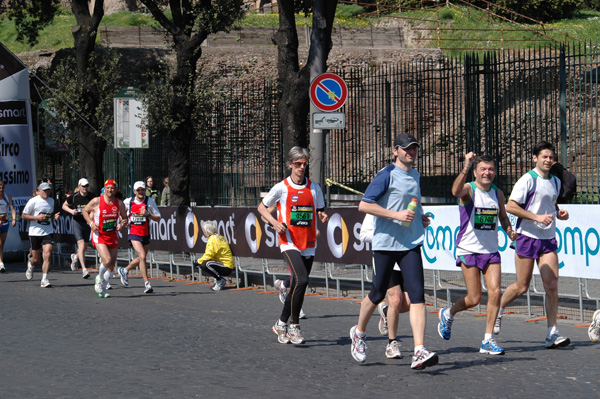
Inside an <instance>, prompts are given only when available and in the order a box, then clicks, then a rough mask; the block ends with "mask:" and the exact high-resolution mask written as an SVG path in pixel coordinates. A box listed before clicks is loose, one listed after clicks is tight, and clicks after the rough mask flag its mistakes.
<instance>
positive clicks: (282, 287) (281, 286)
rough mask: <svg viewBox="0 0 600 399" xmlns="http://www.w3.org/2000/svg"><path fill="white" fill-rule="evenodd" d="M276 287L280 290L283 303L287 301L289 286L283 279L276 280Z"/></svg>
mask: <svg viewBox="0 0 600 399" xmlns="http://www.w3.org/2000/svg"><path fill="white" fill-rule="evenodd" d="M275 288H277V289H278V290H279V301H280V302H281V303H285V298H286V297H287V288H286V287H285V285H284V284H283V280H279V279H277V280H275Z"/></svg>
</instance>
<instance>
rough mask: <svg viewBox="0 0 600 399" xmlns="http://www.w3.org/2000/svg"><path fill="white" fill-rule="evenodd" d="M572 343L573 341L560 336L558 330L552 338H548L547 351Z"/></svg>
mask: <svg viewBox="0 0 600 399" xmlns="http://www.w3.org/2000/svg"><path fill="white" fill-rule="evenodd" d="M570 343H571V340H570V339H569V338H566V337H563V336H562V335H560V333H559V332H558V330H556V331H555V332H554V334H552V335H551V336H549V337H546V349H556V348H562V347H563V346H567V345H569V344H570Z"/></svg>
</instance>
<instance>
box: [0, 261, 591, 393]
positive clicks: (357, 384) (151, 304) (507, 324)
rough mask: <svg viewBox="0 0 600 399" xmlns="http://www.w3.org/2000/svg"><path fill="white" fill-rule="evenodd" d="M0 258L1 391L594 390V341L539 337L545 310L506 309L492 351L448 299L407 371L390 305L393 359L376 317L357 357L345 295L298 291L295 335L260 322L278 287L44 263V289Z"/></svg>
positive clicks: (271, 308)
mask: <svg viewBox="0 0 600 399" xmlns="http://www.w3.org/2000/svg"><path fill="white" fill-rule="evenodd" d="M7 269H8V273H6V274H0V303H1V304H2V305H1V306H0V340H1V341H0V345H1V348H2V349H1V352H0V359H1V360H0V378H1V380H2V382H1V384H0V396H1V397H2V398H24V397H28V398H87V397H103V398H195V397H201V398H231V397H248V398H252V397H257V396H259V395H261V396H266V397H285V398H323V397H327V398H329V397H331V398H341V397H345V398H351V397H352V398H365V397H374V396H375V395H385V397H392V395H394V396H403V397H404V396H407V395H408V396H409V397H410V396H413V395H419V397H425V398H428V397H441V396H442V395H443V396H446V397H460V398H477V399H480V398H482V397H486V398H508V397H517V396H518V397H536V398H537V397H560V396H565V395H569V396H570V397H598V396H599V395H600V388H599V387H600V374H599V373H598V370H597V367H596V366H595V365H596V364H597V362H598V359H599V356H600V344H593V343H591V342H590V341H589V339H588V337H587V328H581V327H575V325H576V324H579V322H577V321H572V320H559V328H560V331H561V333H562V334H563V335H565V336H569V337H570V338H571V341H572V344H571V346H570V347H568V348H565V349H560V350H546V349H545V348H544V338H545V334H546V323H545V321H540V322H530V323H528V322H526V317H524V316H521V315H515V314H510V315H507V316H506V317H505V318H504V320H503V323H502V328H503V329H502V334H501V335H499V336H497V337H496V338H497V341H498V343H499V345H500V346H502V347H503V348H504V349H505V350H506V352H507V353H506V355H505V356H497V357H492V356H486V355H481V354H479V351H478V349H479V345H480V341H481V339H482V337H483V332H484V326H485V318H484V317H475V316H474V314H475V312H463V313H460V314H459V315H458V316H457V317H456V320H455V322H454V325H453V330H452V339H451V340H450V341H444V340H443V339H441V338H440V337H439V336H438V334H437V314H435V313H431V314H429V316H428V325H427V332H426V339H425V341H426V346H427V347H428V349H430V350H433V351H437V352H438V354H439V355H440V363H439V364H438V365H437V366H434V367H431V368H428V369H425V370H423V371H414V370H411V369H410V356H409V355H410V353H409V352H410V351H411V349H412V338H411V330H410V326H409V323H408V315H401V317H400V329H399V335H400V340H401V342H402V347H401V350H402V353H403V355H404V358H403V359H399V360H388V359H386V358H385V356H384V350H385V346H386V344H387V339H386V338H385V337H382V336H380V335H379V332H378V330H377V319H376V318H375V317H374V318H373V319H372V320H371V323H370V324H369V329H368V331H367V333H368V334H369V337H368V339H367V345H368V351H367V353H368V358H367V361H366V363H364V364H359V363H357V362H356V361H355V360H354V359H353V358H352V356H351V355H350V339H349V337H348V330H349V329H350V327H351V326H352V325H354V324H355V323H356V320H357V318H358V311H359V307H360V305H359V304H357V303H356V302H357V300H356V299H355V300H350V299H345V300H320V298H323V296H308V297H306V300H305V303H304V311H305V312H306V313H307V315H308V319H307V320H302V322H301V323H302V330H303V332H304V335H305V338H306V340H307V343H306V344H305V345H301V346H293V345H281V344H278V343H277V338H276V336H275V334H273V332H272V331H271V326H272V325H273V323H274V322H275V320H276V319H277V317H278V316H279V313H280V311H281V303H280V302H279V300H278V297H277V295H276V294H259V292H260V291H259V290H240V291H234V290H232V289H231V288H229V287H228V289H226V290H225V291H222V292H212V291H211V290H210V288H209V285H208V284H197V285H186V284H185V282H172V281H168V280H167V279H153V280H152V286H153V287H154V291H155V293H154V294H149V295H147V294H143V282H142V279H141V278H139V277H138V278H136V277H133V278H130V288H123V287H122V286H121V284H120V281H119V279H113V280H111V284H112V285H113V287H114V289H113V290H112V291H111V292H110V293H111V298H108V299H101V298H98V296H97V295H96V294H95V292H94V289H93V279H89V280H83V279H82V278H81V273H80V272H72V271H71V270H70V269H68V270H67V269H61V270H53V271H52V273H51V274H50V281H51V283H52V284H53V287H52V288H45V289H43V288H40V284H39V280H40V278H41V272H40V270H41V269H40V268H39V267H38V268H37V269H36V273H35V274H34V278H33V280H32V281H28V280H26V279H25V266H24V264H8V265H7ZM428 310H434V309H433V308H431V307H429V308H428Z"/></svg>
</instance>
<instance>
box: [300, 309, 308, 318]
mask: <svg viewBox="0 0 600 399" xmlns="http://www.w3.org/2000/svg"><path fill="white" fill-rule="evenodd" d="M299 317H300V318H301V319H306V313H304V310H302V309H300V316H299Z"/></svg>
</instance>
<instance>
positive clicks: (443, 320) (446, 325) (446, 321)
mask: <svg viewBox="0 0 600 399" xmlns="http://www.w3.org/2000/svg"><path fill="white" fill-rule="evenodd" d="M446 310H448V308H441V309H440V311H439V312H438V318H439V319H440V322H439V323H438V333H439V334H440V337H442V338H444V339H445V340H449V339H450V334H451V333H452V322H453V321H454V319H450V318H448V317H446V315H445V313H446Z"/></svg>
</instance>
